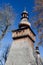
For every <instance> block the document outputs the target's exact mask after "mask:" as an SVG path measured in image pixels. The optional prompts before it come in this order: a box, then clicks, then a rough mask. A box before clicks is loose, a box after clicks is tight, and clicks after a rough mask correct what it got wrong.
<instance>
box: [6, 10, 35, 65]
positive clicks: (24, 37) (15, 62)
mask: <svg viewBox="0 0 43 65" xmlns="http://www.w3.org/2000/svg"><path fill="white" fill-rule="evenodd" d="M21 16H22V18H21V21H20V23H19V29H17V30H13V31H12V38H13V43H12V45H11V48H10V51H9V54H8V58H7V61H6V64H5V65H36V62H35V57H34V54H33V51H34V42H35V33H34V32H33V31H32V29H31V24H30V23H29V22H28V12H27V11H26V10H24V11H23V12H22V14H21Z"/></svg>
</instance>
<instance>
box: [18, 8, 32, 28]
mask: <svg viewBox="0 0 43 65" xmlns="http://www.w3.org/2000/svg"><path fill="white" fill-rule="evenodd" d="M21 16H22V18H21V22H20V23H19V28H24V27H27V26H29V27H30V26H31V24H30V23H29V22H28V12H27V11H26V9H25V10H24V11H23V12H22V14H21Z"/></svg>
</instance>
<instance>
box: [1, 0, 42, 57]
mask: <svg viewBox="0 0 43 65" xmlns="http://www.w3.org/2000/svg"><path fill="white" fill-rule="evenodd" d="M8 3H9V4H10V5H11V6H12V7H13V9H14V13H15V14H16V16H15V20H14V24H13V25H12V27H10V29H16V28H18V24H19V22H20V18H21V13H22V11H23V10H24V8H25V7H26V9H27V11H28V12H29V18H31V17H32V16H33V13H32V10H33V6H34V0H0V6H1V5H2V4H8ZM34 32H35V33H36V31H35V30H34ZM37 41H38V40H37V39H36V43H37ZM1 43H2V48H3V47H6V46H7V45H8V44H11V43H12V33H11V32H7V34H6V35H5V37H4V38H3V40H2V41H1ZM42 50H43V48H42V47H40V53H41V56H42V57H43V52H42Z"/></svg>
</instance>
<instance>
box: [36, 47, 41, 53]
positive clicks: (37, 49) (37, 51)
mask: <svg viewBox="0 0 43 65" xmlns="http://www.w3.org/2000/svg"><path fill="white" fill-rule="evenodd" d="M36 53H37V54H40V52H39V47H38V46H36Z"/></svg>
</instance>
